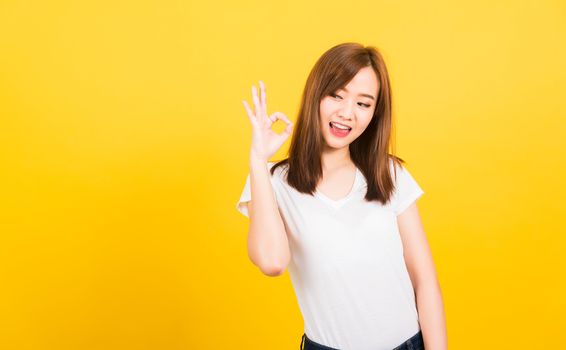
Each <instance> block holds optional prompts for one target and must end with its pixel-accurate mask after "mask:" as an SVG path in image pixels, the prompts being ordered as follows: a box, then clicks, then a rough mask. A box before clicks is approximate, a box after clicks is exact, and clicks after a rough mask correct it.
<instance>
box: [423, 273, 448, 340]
mask: <svg viewBox="0 0 566 350" xmlns="http://www.w3.org/2000/svg"><path fill="white" fill-rule="evenodd" d="M415 293H416V299H417V309H418V313H419V324H420V326H421V330H422V333H423V339H424V344H425V349H426V350H446V349H448V341H447V335H446V317H445V314H444V303H443V300H442V293H441V291H440V285H439V284H438V282H437V281H436V280H435V281H433V282H429V283H421V284H419V285H418V286H417V287H416V288H415Z"/></svg>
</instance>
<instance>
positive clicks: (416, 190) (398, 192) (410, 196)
mask: <svg viewBox="0 0 566 350" xmlns="http://www.w3.org/2000/svg"><path fill="white" fill-rule="evenodd" d="M423 194H424V191H423V190H422V188H421V187H420V186H419V184H418V183H417V182H416V181H415V179H414V178H413V176H412V175H411V173H410V172H409V170H407V168H405V167H404V166H402V165H398V166H397V174H396V178H395V191H394V195H393V199H392V202H391V207H392V209H393V212H394V213H395V215H399V214H401V213H402V212H403V211H405V209H407V208H408V207H409V206H410V205H411V204H413V202H415V201H416V200H417V199H418V198H420V196H422V195H423Z"/></svg>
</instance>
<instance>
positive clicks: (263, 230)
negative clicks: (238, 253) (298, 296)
mask: <svg viewBox="0 0 566 350" xmlns="http://www.w3.org/2000/svg"><path fill="white" fill-rule="evenodd" d="M270 176H271V175H270V174H269V170H268V168H267V164H266V163H265V162H264V161H262V160H256V159H255V158H254V157H250V186H251V193H252V200H251V201H250V202H248V213H249V217H250V226H249V231H248V256H249V258H250V260H251V261H252V262H253V263H254V264H255V265H256V266H257V267H259V269H260V270H261V271H262V272H263V273H264V274H266V275H268V276H279V275H281V274H283V273H284V272H285V268H286V267H287V264H288V263H289V259H290V255H291V254H290V252H289V242H288V240H287V233H286V232H285V225H284V224H283V220H282V218H281V214H280V213H279V208H278V206H277V202H276V200H275V194H274V192H273V188H272V187H271V180H270ZM252 203H253V204H252Z"/></svg>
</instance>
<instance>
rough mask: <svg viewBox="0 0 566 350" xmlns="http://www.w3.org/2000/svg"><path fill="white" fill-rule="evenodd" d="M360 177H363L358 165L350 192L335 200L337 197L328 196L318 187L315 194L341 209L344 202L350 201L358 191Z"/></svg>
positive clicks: (333, 206) (335, 207)
mask: <svg viewBox="0 0 566 350" xmlns="http://www.w3.org/2000/svg"><path fill="white" fill-rule="evenodd" d="M360 178H361V172H360V170H359V169H358V167H356V174H355V175H354V182H353V184H352V187H351V188H350V191H349V192H348V194H347V195H346V196H345V197H343V198H341V199H338V200H335V199H332V198H330V197H327V196H326V195H325V194H324V193H322V192H320V191H319V190H318V189H316V190H315V192H314V194H315V196H316V197H317V198H319V199H320V200H322V201H324V202H325V203H326V204H328V205H330V206H331V207H332V208H334V209H340V208H341V207H342V206H343V205H344V204H346V202H348V201H349V200H350V199H352V196H353V195H354V193H355V192H356V190H357V188H358V184H359V183H360Z"/></svg>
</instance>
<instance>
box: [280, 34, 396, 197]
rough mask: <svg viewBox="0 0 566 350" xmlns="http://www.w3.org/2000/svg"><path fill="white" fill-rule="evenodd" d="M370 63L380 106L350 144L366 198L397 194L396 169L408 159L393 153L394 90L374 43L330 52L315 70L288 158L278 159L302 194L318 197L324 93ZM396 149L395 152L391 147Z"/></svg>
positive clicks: (337, 87) (346, 80)
mask: <svg viewBox="0 0 566 350" xmlns="http://www.w3.org/2000/svg"><path fill="white" fill-rule="evenodd" d="M368 66H371V67H372V68H373V70H374V72H375V74H376V76H377V80H378V82H379V85H378V96H377V101H376V107H375V110H374V113H373V116H372V119H371V121H370V123H369V125H368V126H367V128H366V130H364V132H363V133H362V134H361V135H360V136H359V137H358V138H357V139H356V140H354V141H353V142H352V143H351V144H350V145H349V148H350V157H351V159H352V161H353V163H354V164H355V165H356V166H357V167H358V168H359V169H360V171H361V172H362V173H363V175H364V177H365V178H366V180H367V184H368V187H367V192H366V195H365V199H366V200H367V201H372V200H377V201H379V202H380V203H382V204H386V203H387V202H388V201H389V200H390V198H391V197H392V194H393V191H394V190H395V188H394V180H393V179H392V177H391V167H393V172H394V173H395V174H396V166H395V164H399V165H401V163H404V162H405V161H404V160H402V159H401V158H399V157H397V156H395V155H393V154H392V153H394V150H395V145H394V142H393V141H392V140H391V139H392V130H393V125H392V123H393V120H392V115H391V88H390V84H389V76H388V73H387V68H386V67H385V62H384V60H383V58H382V56H381V54H380V53H379V51H378V50H377V49H376V48H375V47H373V46H366V47H364V46H363V45H361V44H359V43H353V42H347V43H343V44H339V45H336V46H334V47H332V48H330V49H329V50H328V51H326V52H325V53H324V54H323V55H322V56H321V57H320V58H319V59H318V61H317V62H316V63H315V65H314V67H313V68H312V70H311V72H310V74H309V76H308V78H307V82H306V85H305V89H304V91H303V95H302V99H301V105H300V108H299V113H298V118H297V122H296V124H295V130H294V131H293V133H292V135H293V137H292V139H291V146H290V148H289V152H288V157H287V158H286V159H283V160H281V161H278V162H276V163H275V164H274V165H273V167H272V168H271V175H273V174H274V172H275V169H276V168H277V167H278V166H282V165H285V164H286V165H288V167H287V174H286V175H287V177H286V180H287V183H288V184H289V185H290V186H291V187H293V188H295V189H296V190H297V191H299V192H301V193H306V194H310V195H313V194H314V191H315V190H316V186H317V183H318V180H319V179H320V178H321V177H322V175H323V169H322V159H321V155H322V150H323V146H324V142H325V141H324V138H323V136H322V133H321V132H320V131H321V121H320V101H321V100H322V98H324V97H325V96H328V95H330V94H332V93H334V92H335V91H336V90H337V89H339V88H343V87H344V86H346V85H347V84H348V82H349V81H350V80H351V79H352V78H353V77H354V76H355V75H356V74H357V73H358V71H359V70H360V69H361V68H364V67H368ZM390 148H391V149H392V150H393V152H392V153H391V154H390V153H389V149H390Z"/></svg>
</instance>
